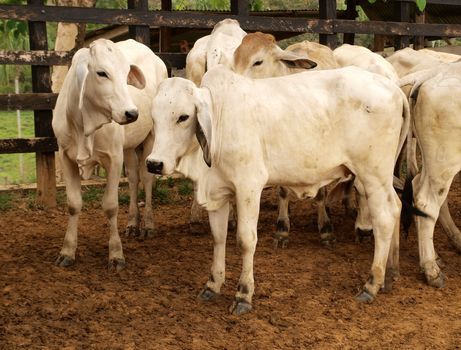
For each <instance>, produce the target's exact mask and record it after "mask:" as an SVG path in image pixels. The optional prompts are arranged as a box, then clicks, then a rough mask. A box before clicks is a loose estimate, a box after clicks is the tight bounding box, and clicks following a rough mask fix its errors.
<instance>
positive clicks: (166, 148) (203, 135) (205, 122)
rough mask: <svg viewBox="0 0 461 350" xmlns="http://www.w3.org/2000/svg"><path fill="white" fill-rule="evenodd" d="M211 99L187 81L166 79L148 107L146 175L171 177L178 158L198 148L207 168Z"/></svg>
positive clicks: (209, 157)
mask: <svg viewBox="0 0 461 350" xmlns="http://www.w3.org/2000/svg"><path fill="white" fill-rule="evenodd" d="M210 111H211V97H210V94H209V92H208V90H206V89H203V88H197V87H196V86H195V84H194V83H193V82H191V81H190V80H186V79H182V78H170V79H166V80H164V81H163V82H162V83H161V84H160V85H159V88H158V92H157V95H156V96H155V98H154V101H153V104H152V118H153V121H154V130H155V141H154V146H153V149H152V153H151V154H150V155H149V156H148V157H147V159H146V166H147V169H148V171H149V172H151V173H156V174H163V175H169V174H172V173H173V172H174V171H175V169H176V167H177V165H178V163H179V161H180V160H181V158H182V157H184V156H185V155H186V154H189V153H190V152H194V151H195V150H196V149H197V147H198V145H197V142H196V140H197V141H198V143H199V145H200V147H201V148H202V151H203V159H204V160H205V162H206V163H207V165H208V166H211V154H210V141H211V114H210Z"/></svg>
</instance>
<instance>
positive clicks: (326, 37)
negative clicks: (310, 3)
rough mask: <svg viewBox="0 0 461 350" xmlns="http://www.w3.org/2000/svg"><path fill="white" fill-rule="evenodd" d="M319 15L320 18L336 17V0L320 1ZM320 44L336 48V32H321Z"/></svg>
mask: <svg viewBox="0 0 461 350" xmlns="http://www.w3.org/2000/svg"><path fill="white" fill-rule="evenodd" d="M319 16H320V19H336V0H322V1H319ZM319 39H320V40H319V41H320V44H323V45H327V46H329V47H330V49H334V48H336V45H337V37H336V34H320V35H319Z"/></svg>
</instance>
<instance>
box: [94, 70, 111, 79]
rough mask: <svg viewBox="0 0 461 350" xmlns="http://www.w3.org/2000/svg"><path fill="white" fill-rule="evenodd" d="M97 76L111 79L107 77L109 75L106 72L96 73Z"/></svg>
mask: <svg viewBox="0 0 461 350" xmlns="http://www.w3.org/2000/svg"><path fill="white" fill-rule="evenodd" d="M96 74H97V75H99V76H100V77H103V78H109V77H108V76H107V73H106V72H104V71H101V72H96Z"/></svg>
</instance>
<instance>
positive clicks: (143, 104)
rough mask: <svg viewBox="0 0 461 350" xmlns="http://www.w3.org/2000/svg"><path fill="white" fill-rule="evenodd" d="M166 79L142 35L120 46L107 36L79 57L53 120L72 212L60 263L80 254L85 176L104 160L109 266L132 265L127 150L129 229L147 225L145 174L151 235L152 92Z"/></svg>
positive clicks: (76, 56)
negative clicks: (122, 226)
mask: <svg viewBox="0 0 461 350" xmlns="http://www.w3.org/2000/svg"><path fill="white" fill-rule="evenodd" d="M165 78H167V72H166V67H165V65H164V63H163V62H162V61H161V60H160V59H159V58H158V57H157V56H156V55H155V54H154V53H153V52H152V51H151V50H150V49H149V48H148V47H147V46H145V45H142V44H140V43H138V42H136V41H134V40H126V41H123V42H118V43H115V44H114V43H113V42H111V41H109V40H105V39H100V40H96V41H94V42H93V43H92V44H91V45H90V47H89V48H83V49H80V50H78V51H77V52H76V54H75V55H74V57H73V59H72V65H71V67H70V69H69V72H68V74H67V76H66V79H65V81H64V84H63V87H62V89H61V92H60V94H59V96H58V99H57V102H56V107H55V109H54V113H53V122H52V126H53V130H54V133H55V135H56V138H57V140H58V145H59V156H60V159H61V163H62V168H63V172H64V178H65V182H66V193H67V202H68V206H69V214H70V216H69V222H68V226H67V231H66V235H65V238H64V244H63V247H62V249H61V252H60V255H59V257H58V259H57V260H56V263H57V264H58V265H61V266H69V265H71V264H72V263H73V262H74V260H75V250H76V248H77V224H78V218H79V214H80V211H81V208H82V196H81V190H80V178H83V179H87V178H88V177H89V176H90V175H91V173H92V170H93V168H94V166H95V165H96V164H101V165H102V166H103V167H104V168H105V169H106V172H107V185H106V190H105V193H104V198H103V203H102V207H103V210H104V212H105V213H106V215H107V217H108V219H109V222H110V239H109V264H110V265H109V266H110V267H111V268H114V269H116V270H120V269H122V268H123V267H124V266H125V258H124V256H123V250H122V244H121V241H120V237H119V234H118V229H117V211H118V184H119V179H120V175H121V170H122V165H123V160H124V155H125V164H126V170H127V175H128V179H129V183H130V209H129V221H128V227H127V233H128V234H131V233H134V232H136V231H137V230H138V229H139V210H138V206H137V190H138V182H139V173H138V172H140V173H141V177H142V179H143V182H144V186H145V192H146V207H145V216H144V219H145V232H144V234H147V235H148V234H150V233H151V231H152V229H153V216H152V203H151V198H152V181H153V177H152V175H151V174H148V173H147V171H146V170H145V169H144V168H145V167H144V166H142V167H141V164H142V165H143V164H144V159H145V156H146V155H147V152H148V151H149V150H150V147H152V143H153V137H152V134H151V129H152V119H151V117H150V113H151V106H152V98H153V96H155V93H156V89H157V85H158V84H159V83H160V81H161V80H163V79H165ZM128 123H130V124H128ZM123 124H128V125H126V126H122V125H123ZM138 146H141V147H143V148H144V149H143V150H142V149H141V150H140V149H139V147H138ZM137 148H138V150H136V149H137ZM137 152H138V153H139V154H137ZM138 155H139V156H140V158H141V162H140V164H138V163H139V162H138Z"/></svg>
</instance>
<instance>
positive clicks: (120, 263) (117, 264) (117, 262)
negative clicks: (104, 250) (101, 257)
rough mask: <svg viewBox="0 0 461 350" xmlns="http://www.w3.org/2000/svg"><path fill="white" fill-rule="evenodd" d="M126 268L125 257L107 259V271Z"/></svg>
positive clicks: (117, 270) (118, 270)
mask: <svg viewBox="0 0 461 350" xmlns="http://www.w3.org/2000/svg"><path fill="white" fill-rule="evenodd" d="M125 268H126V262H125V259H112V260H110V261H109V272H120V271H123V270H124V269H125Z"/></svg>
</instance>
